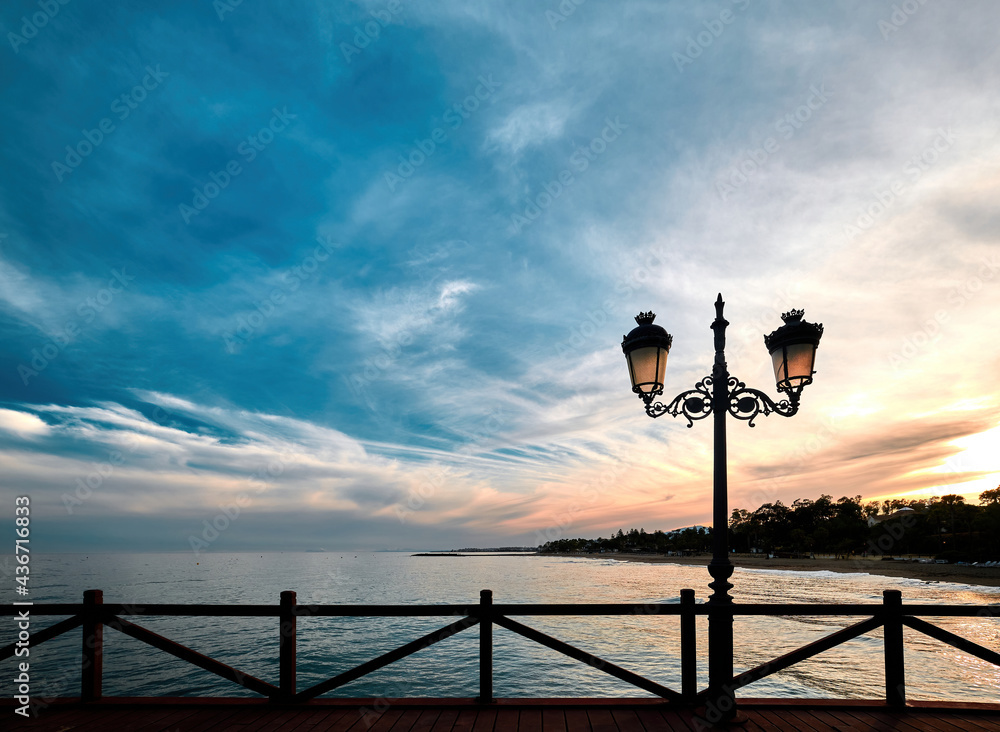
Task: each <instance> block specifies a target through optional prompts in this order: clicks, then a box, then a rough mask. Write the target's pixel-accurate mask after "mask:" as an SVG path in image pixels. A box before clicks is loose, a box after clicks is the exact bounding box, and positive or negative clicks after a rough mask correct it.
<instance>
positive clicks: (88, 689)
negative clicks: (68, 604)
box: [80, 590, 104, 702]
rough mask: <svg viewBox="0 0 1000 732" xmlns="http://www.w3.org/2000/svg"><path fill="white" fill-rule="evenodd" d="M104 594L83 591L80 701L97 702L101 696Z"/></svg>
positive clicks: (98, 591) (96, 591)
mask: <svg viewBox="0 0 1000 732" xmlns="http://www.w3.org/2000/svg"><path fill="white" fill-rule="evenodd" d="M103 604H104V592H103V591H101V590H84V591H83V661H82V663H81V666H80V701H85V702H88V701H97V700H98V699H100V698H101V696H102V695H103V691H102V689H101V684H102V680H103V677H104V624H103V623H102V622H101V606H102V605H103Z"/></svg>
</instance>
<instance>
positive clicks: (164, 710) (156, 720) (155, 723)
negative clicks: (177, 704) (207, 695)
mask: <svg viewBox="0 0 1000 732" xmlns="http://www.w3.org/2000/svg"><path fill="white" fill-rule="evenodd" d="M157 709H158V711H160V714H158V715H156V716H155V717H152V716H151V717H149V719H150V720H151V721H149V722H146V723H145V724H138V722H135V721H133V720H131V719H130V720H129V732H132V731H133V730H134V731H135V732H145V731H150V732H151V731H152V730H161V729H170V728H172V727H174V726H175V725H180V723H181V722H183V721H184V720H186V719H189V718H190V717H191V716H192V715H194V713H195V712H196V711H197V710H195V709H191V708H190V707H188V708H185V709H171V708H170V707H167V706H164V707H157Z"/></svg>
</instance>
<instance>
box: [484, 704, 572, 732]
mask: <svg viewBox="0 0 1000 732" xmlns="http://www.w3.org/2000/svg"><path fill="white" fill-rule="evenodd" d="M508 729H517V727H516V725H515V726H514V727H501V726H500V718H499V717H497V732H506V730H508ZM542 729H543V730H545V732H566V712H565V711H564V710H562V709H552V708H551V707H549V708H546V709H543V710H542Z"/></svg>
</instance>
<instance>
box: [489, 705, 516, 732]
mask: <svg viewBox="0 0 1000 732" xmlns="http://www.w3.org/2000/svg"><path fill="white" fill-rule="evenodd" d="M519 714H520V712H519V711H518V710H517V709H510V708H509V707H500V708H499V709H497V721H496V724H494V725H493V726H494V728H495V729H496V730H497V732H507V730H516V729H517V728H518V715H519Z"/></svg>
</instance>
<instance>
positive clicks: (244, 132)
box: [0, 0, 1000, 554]
mask: <svg viewBox="0 0 1000 732" xmlns="http://www.w3.org/2000/svg"><path fill="white" fill-rule="evenodd" d="M997 27H1000V4H997V3H995V2H993V1H992V0H980V1H978V2H977V1H975V0H969V1H966V2H957V1H947V0H935V1H933V2H924V1H923V0H905V1H903V2H894V3H891V2H888V1H887V0H886V1H882V0H875V1H872V2H861V1H860V0H859V1H857V2H848V1H843V2H830V3H822V4H820V3H800V2H780V1H778V2H768V3H764V2H759V1H758V0H722V1H719V2H701V3H685V2H661V1H659V0H656V1H653V0H648V1H645V2H643V1H634V2H633V1H623V2H618V1H615V2H600V1H599V0H586V2H584V1H583V0H563V1H562V2H561V3H560V2H556V1H555V0H548V1H545V0H542V1H539V2H535V1H530V2H529V1H525V2H505V3H467V2H444V1H442V0H426V1H422V2H421V1H417V0H413V1H408V0H388V1H383V0H376V1H375V2H309V1H307V0H290V1H289V2H283V3H280V4H279V3H268V2H258V1H255V0H247V1H246V2H241V1H239V0H217V1H216V2H210V1H209V0H201V1H199V2H193V1H191V2H183V1H180V2H171V3H157V2H138V1H136V2H126V3H106V4H99V5H98V4H94V3H84V2H80V1H79V0H78V1H77V2H70V1H68V0H67V1H66V2H63V0H59V1H58V2H56V1H55V0H51V1H50V2H46V1H45V0H42V1H40V2H38V1H36V2H28V1H20V0H17V1H12V2H8V3H5V4H4V6H3V9H2V10H0V31H2V36H3V39H5V40H4V43H3V48H0V103H2V107H0V108H2V109H3V110H4V112H3V115H2V116H0V169H2V171H3V175H2V176H0V333H2V337H0V349H2V366H0V475H2V479H0V480H2V484H0V501H2V508H0V514H2V515H3V516H6V517H8V518H7V520H10V521H11V522H12V521H13V517H14V506H15V499H16V497H18V496H22V495H26V496H29V497H30V501H31V504H30V505H31V526H32V532H33V533H32V537H33V544H32V546H33V548H34V550H35V551H39V552H44V551H52V552H90V551H177V552H194V553H195V554H199V553H205V552H216V551H254V550H289V551H291V550H309V551H313V550H315V551H321V550H326V551H336V550H343V549H364V550H382V549H405V550H411V549H413V550H420V549H447V548H461V547H469V546H498V545H531V546H533V545H536V544H538V543H541V542H543V541H547V540H551V539H558V538H563V537H576V536H588V537H596V536H607V535H609V534H610V533H612V532H616V531H617V530H618V529H625V530H628V529H629V528H631V527H636V528H640V527H641V528H644V529H645V530H646V531H654V530H656V529H663V530H670V529H674V528H678V527H683V526H688V525H692V524H704V525H710V524H711V509H712V506H711V487H712V429H711V427H710V425H709V423H708V421H705V422H698V423H696V424H695V425H694V427H693V428H690V429H689V428H687V426H686V423H685V421H684V420H683V419H676V420H675V419H672V418H670V417H669V416H666V417H662V418H659V419H656V420H653V419H649V418H648V417H647V416H646V415H645V413H644V411H643V408H642V403H641V402H640V401H639V400H638V399H637V398H636V396H635V395H633V394H632V393H631V391H630V384H629V379H628V372H627V369H626V365H625V360H624V358H623V356H622V352H621V346H620V344H621V340H622V337H623V335H624V334H625V333H627V332H628V331H629V330H631V329H632V328H633V327H635V323H634V321H633V317H634V316H635V315H636V314H637V313H639V312H640V311H647V310H652V311H654V312H655V313H656V314H657V320H656V322H657V323H658V324H660V325H663V327H665V328H666V329H667V330H668V331H669V332H670V333H671V334H672V335H673V337H674V341H673V348H672V350H671V353H670V361H669V363H668V366H667V372H666V373H667V375H666V381H667V385H666V391H667V396H668V397H669V396H672V395H673V394H675V393H679V392H681V391H684V390H686V389H690V388H692V387H693V386H694V384H695V383H696V382H697V381H698V380H700V379H701V378H702V377H704V376H706V375H708V374H709V372H710V369H711V363H712V358H713V350H712V349H713V345H712V332H711V330H710V328H709V325H710V324H711V322H712V319H713V318H714V315H715V312H714V306H713V303H714V301H715V299H716V296H717V295H718V294H719V293H721V294H722V296H723V298H724V300H725V302H726V309H725V316H726V318H727V319H728V320H729V322H730V326H729V329H728V350H727V359H728V364H729V367H730V371H731V372H732V373H733V375H735V376H736V377H738V378H739V379H740V380H742V381H744V382H746V383H747V384H748V385H749V386H752V387H755V388H758V389H761V390H763V391H765V392H767V393H768V394H770V395H771V396H777V394H776V392H775V388H774V379H773V372H772V371H771V367H770V358H769V357H768V354H767V352H766V349H765V347H764V344H763V338H762V336H763V335H764V334H766V333H769V332H771V331H772V330H774V329H775V328H777V327H778V326H779V325H781V319H780V316H781V314H782V313H783V312H786V311H788V310H791V309H793V308H801V309H804V310H805V317H806V319H807V320H810V321H813V322H819V323H822V324H823V325H824V326H825V334H824V336H823V339H822V342H821V344H820V347H819V350H818V352H817V357H816V372H817V373H816V376H815V382H814V383H813V384H812V385H811V386H809V387H807V388H806V390H805V392H804V394H803V397H802V406H801V410H800V412H799V413H798V414H797V415H795V416H794V417H792V418H791V419H786V418H784V417H781V416H778V415H772V416H770V417H767V418H759V419H758V420H757V422H756V426H755V427H753V428H750V427H748V425H747V424H746V423H745V422H739V421H737V420H734V419H730V420H729V421H728V430H729V456H728V459H729V505H730V509H733V508H746V509H750V510H752V509H754V508H756V507H757V506H759V505H761V504H762V503H765V502H773V501H776V500H781V501H783V502H785V503H786V504H788V503H791V501H793V500H794V499H796V498H813V499H814V498H817V497H819V495H820V494H823V493H827V494H830V495H832V496H833V497H834V498H835V499H836V498H839V497H840V496H845V495H846V496H855V495H861V496H862V497H864V498H865V499H883V498H886V497H893V496H902V497H906V498H926V497H930V496H932V495H943V494H947V493H958V494H961V495H964V496H966V497H967V499H968V500H970V501H971V502H975V501H976V499H977V496H978V494H979V493H980V492H982V491H983V490H986V489H989V488H994V487H996V486H997V485H998V484H1000V458H998V457H997V456H998V455H1000V450H998V449H997V445H998V442H1000V411H998V407H1000V388H998V379H997V374H998V372H1000V356H998V350H997V348H996V346H995V342H994V336H995V326H996V323H997V313H998V312H1000V287H998V282H1000V246H998V241H997V234H998V232H1000V214H998V211H1000V209H998V207H997V205H996V201H997V199H998V197H1000V135H998V132H1000V95H998V94H997V90H998V89H1000V50H998V47H997V43H996V29H997Z"/></svg>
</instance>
